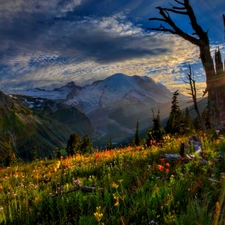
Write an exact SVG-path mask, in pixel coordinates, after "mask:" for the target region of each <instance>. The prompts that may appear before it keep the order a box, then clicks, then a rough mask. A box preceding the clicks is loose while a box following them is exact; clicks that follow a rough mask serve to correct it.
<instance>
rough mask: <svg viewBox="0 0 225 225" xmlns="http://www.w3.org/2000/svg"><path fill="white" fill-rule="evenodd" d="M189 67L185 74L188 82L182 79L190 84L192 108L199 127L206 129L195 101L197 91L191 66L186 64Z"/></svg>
mask: <svg viewBox="0 0 225 225" xmlns="http://www.w3.org/2000/svg"><path fill="white" fill-rule="evenodd" d="M188 67H189V73H188V74H187V78H188V82H186V81H184V82H185V83H188V84H189V86H190V89H189V90H190V91H191V92H190V93H189V94H190V95H191V98H192V100H193V103H194V109H195V112H196V114H197V118H198V120H199V123H200V124H201V127H202V129H203V130H206V127H205V124H204V123H203V121H202V117H201V114H200V112H199V109H198V103H197V91H196V86H195V79H194V75H193V74H192V71H191V66H190V64H189V65H188Z"/></svg>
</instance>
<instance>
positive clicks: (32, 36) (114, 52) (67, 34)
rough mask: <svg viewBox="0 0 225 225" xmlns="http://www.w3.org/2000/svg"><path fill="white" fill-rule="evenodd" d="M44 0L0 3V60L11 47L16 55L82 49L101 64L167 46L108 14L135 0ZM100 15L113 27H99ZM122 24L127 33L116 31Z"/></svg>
mask: <svg viewBox="0 0 225 225" xmlns="http://www.w3.org/2000/svg"><path fill="white" fill-rule="evenodd" d="M49 2H50V3H46V2H45V1H28V4H25V3H24V2H23V1H20V0H18V1H17V4H16V5H15V6H13V5H11V4H9V3H8V4H7V3H1V4H2V5H1V6H2V11H3V10H4V12H3V13H2V14H1V15H2V16H0V17H1V18H0V19H1V20H0V31H1V33H0V37H1V43H0V55H1V56H0V57H1V58H0V60H2V59H5V60H4V63H7V60H8V59H9V58H10V56H11V57H12V55H10V53H9V52H10V49H13V51H15V52H16V53H18V54H20V52H23V53H24V52H32V53H38V52H46V53H53V52H57V54H60V55H61V56H67V55H69V56H71V57H73V56H74V55H76V54H81V55H82V56H83V57H84V58H85V57H87V58H88V59H92V60H94V61H96V62H101V63H104V62H107V63H108V62H115V61H121V60H126V59H132V58H140V57H145V56H147V55H155V54H162V53H164V52H165V51H166V49H164V48H163V47H162V48H161V49H160V48H158V49H152V46H153V45H154V46H155V44H158V43H156V42H157V40H156V39H154V38H153V40H146V38H147V37H146V34H145V35H143V33H144V32H145V31H144V30H142V31H141V30H139V31H138V33H135V34H133V33H132V30H135V29H137V28H136V27H135V25H133V24H132V23H131V22H130V21H128V20H127V19H125V18H122V19H121V18H120V17H116V18H115V17H112V19H111V16H113V14H112V15H111V13H116V12H120V11H122V9H124V8H125V9H126V8H127V9H129V8H130V9H133V10H134V9H135V7H137V6H138V5H139V4H137V3H131V1H128V0H127V1H123V2H119V1H109V0H105V1H101V2H98V3H96V1H94V0H84V1H72V0H66V1H65V0H63V1H62V0H55V1H49ZM140 2H142V1H140ZM109 4H110V7H108V6H109ZM105 15H106V16H105ZM103 16H104V17H103ZM126 16H127V15H126ZM102 18H104V19H102ZM93 20H94V21H95V22H94V23H93ZM103 20H106V22H107V20H108V21H109V23H110V20H111V22H112V24H111V26H115V27H114V28H115V29H114V30H113V29H112V28H113V27H111V30H110V29H108V28H107V27H104V26H103V27H102V25H104V21H103ZM124 25H125V26H126V29H130V30H129V31H130V33H129V32H128V30H126V32H127V34H126V33H125V34H123V35H121V34H120V33H119V32H118V30H120V28H121V29H124V28H123V26H124ZM109 26H110V24H109ZM141 42H142V43H143V42H144V43H145V45H142V47H140V43H141ZM15 49H17V50H15ZM3 55H4V56H3Z"/></svg>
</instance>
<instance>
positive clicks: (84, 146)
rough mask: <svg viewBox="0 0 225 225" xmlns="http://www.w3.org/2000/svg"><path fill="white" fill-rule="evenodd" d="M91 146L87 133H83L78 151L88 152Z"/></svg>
mask: <svg viewBox="0 0 225 225" xmlns="http://www.w3.org/2000/svg"><path fill="white" fill-rule="evenodd" d="M92 148H93V145H92V140H91V139H90V138H89V137H88V135H85V136H84V137H83V138H82V139H81V143H80V153H82V154H84V153H89V152H90V151H91V150H92Z"/></svg>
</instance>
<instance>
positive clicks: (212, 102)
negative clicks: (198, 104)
mask: <svg viewBox="0 0 225 225" xmlns="http://www.w3.org/2000/svg"><path fill="white" fill-rule="evenodd" d="M174 1H175V2H176V4H178V5H177V6H173V5H172V4H171V6H172V7H171V8H162V7H156V8H157V9H158V10H159V14H160V15H161V16H162V18H156V17H153V18H150V19H149V20H157V21H161V22H164V23H165V24H167V25H169V28H168V27H165V26H163V25H162V24H160V26H159V27H158V28H150V30H153V31H161V32H169V33H171V34H174V35H178V36H180V37H181V38H183V39H185V40H187V41H189V42H190V43H192V44H193V45H196V46H198V47H199V51H200V59H201V62H202V65H203V68H204V70H205V75H206V85H207V87H206V90H205V91H204V93H203V96H204V95H205V94H206V93H207V92H208V102H209V110H210V112H211V115H212V117H213V122H214V126H218V125H219V124H221V122H222V121H221V118H220V116H219V115H220V112H218V93H217V92H218V91H217V88H218V87H221V86H224V85H225V79H224V78H223V77H218V76H216V72H215V69H214V63H213V59H212V57H211V54H210V45H209V38H208V31H207V32H205V31H204V30H203V29H202V27H201V26H199V24H198V22H197V19H196V17H195V13H194V11H193V9H192V6H191V5H190V3H189V0H174ZM170 13H175V14H181V15H182V16H183V15H186V16H187V17H188V18H189V20H190V24H191V26H192V29H193V33H192V34H187V33H186V32H184V31H183V30H181V29H180V28H179V27H178V26H177V25H176V24H175V22H174V21H173V20H172V19H171V17H170ZM223 18H225V17H224V16H223ZM224 20H225V19H224ZM195 36H197V37H195Z"/></svg>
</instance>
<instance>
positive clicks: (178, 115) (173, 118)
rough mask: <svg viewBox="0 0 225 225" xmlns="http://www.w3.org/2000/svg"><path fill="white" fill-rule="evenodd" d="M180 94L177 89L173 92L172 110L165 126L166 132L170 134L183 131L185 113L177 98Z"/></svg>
mask: <svg viewBox="0 0 225 225" xmlns="http://www.w3.org/2000/svg"><path fill="white" fill-rule="evenodd" d="M178 95H179V93H178V90H177V91H175V92H174V94H173V98H172V106H171V112H170V115H169V119H168V121H167V123H166V127H165V130H166V132H167V133H170V134H176V133H180V132H181V131H182V119H183V115H182V112H181V110H180V106H179V102H178V100H177V97H178Z"/></svg>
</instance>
